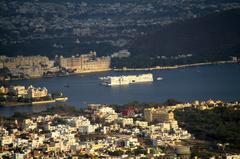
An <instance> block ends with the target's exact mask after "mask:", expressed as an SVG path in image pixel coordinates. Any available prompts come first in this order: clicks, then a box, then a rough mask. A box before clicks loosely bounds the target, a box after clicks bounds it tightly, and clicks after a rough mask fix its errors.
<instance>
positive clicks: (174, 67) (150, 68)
mask: <svg viewBox="0 0 240 159" xmlns="http://www.w3.org/2000/svg"><path fill="white" fill-rule="evenodd" d="M237 63H238V61H216V62H202V63H193V64H185V65H174V66H156V67H145V68H120V69H119V68H116V69H112V70H113V71H116V72H117V71H152V70H173V69H179V68H186V67H197V66H206V65H217V64H237Z"/></svg>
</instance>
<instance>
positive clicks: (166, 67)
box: [6, 60, 239, 81]
mask: <svg viewBox="0 0 240 159" xmlns="http://www.w3.org/2000/svg"><path fill="white" fill-rule="evenodd" d="M238 63H239V61H232V60H229V61H215V62H202V63H193V64H184V65H174V66H155V67H144V68H127V67H124V68H109V69H104V70H88V71H83V72H77V73H69V74H65V75H56V76H50V77H47V76H46V77H44V76H41V77H35V78H29V79H27V80H31V79H41V78H53V77H67V76H72V75H86V74H95V73H99V72H109V71H115V72H121V71H124V72H125V71H126V72H127V71H153V70H173V69H179V68H187V67H197V66H206V65H217V64H238ZM17 80H26V79H11V80H6V81H17Z"/></svg>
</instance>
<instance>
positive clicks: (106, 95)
mask: <svg viewBox="0 0 240 159" xmlns="http://www.w3.org/2000/svg"><path fill="white" fill-rule="evenodd" d="M150 72H151V73H153V75H154V78H155V81H154V82H152V83H145V84H134V85H128V86H115V87H106V86H102V85H100V84H99V80H98V78H99V77H102V76H115V75H125V74H141V73H148V71H138V72H113V71H110V72H102V73H94V74H85V75H72V76H66V77H54V78H41V79H31V80H21V81H12V82H11V84H19V85H25V86H29V85H33V86H36V87H46V88H47V89H48V90H49V92H55V91H63V93H64V94H65V95H66V96H68V97H69V101H68V102H67V103H68V104H69V105H72V106H75V107H83V106H86V104H89V103H106V104H126V103H129V102H131V101H140V102H164V101H166V100H167V99H169V98H175V99H177V100H179V101H184V102H191V101H194V100H200V101H203V100H208V99H221V100H224V101H235V100H239V99H240V65H239V64H224V65H209V66H201V67H189V68H181V69H175V70H156V71H150ZM157 77H162V78H163V80H161V81H157V80H156V78H157ZM66 85H69V87H64V86H66ZM47 107H49V105H48V106H47V105H41V106H19V107H0V115H4V116H9V115H12V114H14V112H32V111H33V112H38V111H42V110H45V109H46V108H47Z"/></svg>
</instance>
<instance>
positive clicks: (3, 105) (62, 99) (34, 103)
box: [0, 97, 68, 107]
mask: <svg viewBox="0 0 240 159" xmlns="http://www.w3.org/2000/svg"><path fill="white" fill-rule="evenodd" d="M67 100H68V97H60V98H55V99H52V100H45V101H35V102H6V103H1V104H0V106H2V107H17V106H34V105H43V104H51V103H57V102H65V101H67Z"/></svg>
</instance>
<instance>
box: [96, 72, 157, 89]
mask: <svg viewBox="0 0 240 159" xmlns="http://www.w3.org/2000/svg"><path fill="white" fill-rule="evenodd" d="M99 79H100V81H101V84H102V85H106V86H117V85H129V84H133V83H143V82H153V75H152V74H151V73H148V74H140V75H125V76H124V75H122V76H107V77H100V78H99Z"/></svg>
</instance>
